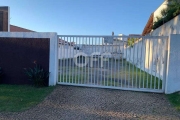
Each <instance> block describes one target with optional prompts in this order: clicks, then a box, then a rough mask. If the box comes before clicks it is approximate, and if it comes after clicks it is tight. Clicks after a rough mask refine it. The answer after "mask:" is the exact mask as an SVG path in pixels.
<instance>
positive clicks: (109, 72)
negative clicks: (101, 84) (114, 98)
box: [106, 43, 111, 86]
mask: <svg viewBox="0 0 180 120" xmlns="http://www.w3.org/2000/svg"><path fill="white" fill-rule="evenodd" d="M107 47H108V51H109V52H110V53H111V46H110V44H109V43H107ZM110 59H111V55H109V56H108V77H107V79H108V80H107V82H106V83H107V86H109V83H110V80H111V71H110ZM109 75H110V78H109Z"/></svg>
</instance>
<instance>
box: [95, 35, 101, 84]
mask: <svg viewBox="0 0 180 120" xmlns="http://www.w3.org/2000/svg"><path fill="white" fill-rule="evenodd" d="M98 41H99V40H98V37H97V38H96V42H97V44H96V46H97V53H98V55H97V64H96V67H97V69H96V71H97V72H96V81H97V85H98V84H99V83H100V80H99V79H98V78H99V44H98Z"/></svg>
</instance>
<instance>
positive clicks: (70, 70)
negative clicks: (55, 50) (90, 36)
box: [69, 37, 72, 83]
mask: <svg viewBox="0 0 180 120" xmlns="http://www.w3.org/2000/svg"><path fill="white" fill-rule="evenodd" d="M69 41H70V43H69V46H70V50H69V51H70V52H69V56H70V57H69V62H70V63H69V74H70V75H69V79H70V83H72V67H71V56H72V54H71V50H72V46H71V37H70V38H69Z"/></svg>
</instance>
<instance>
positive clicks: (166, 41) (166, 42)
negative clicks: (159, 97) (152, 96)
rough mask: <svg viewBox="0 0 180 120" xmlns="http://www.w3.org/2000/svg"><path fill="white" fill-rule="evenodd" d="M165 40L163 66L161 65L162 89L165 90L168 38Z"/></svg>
mask: <svg viewBox="0 0 180 120" xmlns="http://www.w3.org/2000/svg"><path fill="white" fill-rule="evenodd" d="M164 41H165V43H164V44H165V45H164V67H163V80H162V90H163V92H165V85H166V70H167V56H168V38H167V39H166V40H164Z"/></svg>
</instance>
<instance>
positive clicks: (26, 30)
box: [10, 25, 35, 32]
mask: <svg viewBox="0 0 180 120" xmlns="http://www.w3.org/2000/svg"><path fill="white" fill-rule="evenodd" d="M10 32H35V31H32V30H29V29H25V28H22V27H18V26H15V25H10Z"/></svg>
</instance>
